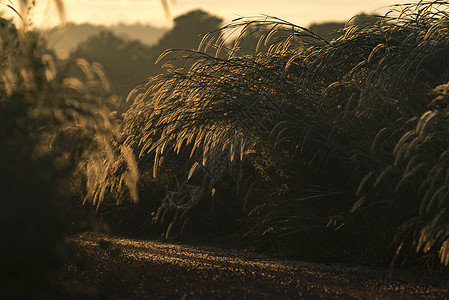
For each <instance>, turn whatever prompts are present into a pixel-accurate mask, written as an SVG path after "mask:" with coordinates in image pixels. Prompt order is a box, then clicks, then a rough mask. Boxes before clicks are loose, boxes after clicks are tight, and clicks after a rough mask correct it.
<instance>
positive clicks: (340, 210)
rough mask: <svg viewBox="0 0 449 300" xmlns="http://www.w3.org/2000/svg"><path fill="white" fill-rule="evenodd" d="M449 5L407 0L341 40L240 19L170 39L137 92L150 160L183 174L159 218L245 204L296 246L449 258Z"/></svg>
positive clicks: (302, 251)
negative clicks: (247, 46) (174, 42)
mask: <svg viewBox="0 0 449 300" xmlns="http://www.w3.org/2000/svg"><path fill="white" fill-rule="evenodd" d="M448 8H449V2H447V1H420V2H419V3H414V4H405V5H401V6H399V5H398V6H392V8H391V11H390V12H389V13H388V14H387V15H385V16H384V17H382V18H377V19H376V20H377V21H376V22H369V23H366V24H361V25H360V24H358V25H354V24H355V23H354V22H349V23H348V25H347V26H346V27H345V28H344V30H343V35H342V37H340V38H338V39H336V40H334V41H332V42H330V43H328V42H326V41H325V40H324V39H322V38H320V37H319V36H317V35H316V34H314V33H313V32H310V31H309V30H307V29H306V28H302V27H300V26H295V25H294V24H291V23H288V22H286V21H283V20H279V19H276V18H270V17H265V18H263V19H256V20H254V19H252V20H248V19H238V20H236V21H234V22H233V23H231V24H230V25H228V26H227V27H225V28H224V29H223V31H221V32H218V33H217V35H215V36H214V35H209V36H207V37H206V38H205V39H204V40H203V42H202V44H201V45H200V48H199V50H198V51H179V52H173V51H168V52H167V53H165V54H164V55H163V56H162V58H161V59H162V60H164V59H165V60H166V67H167V69H168V73H167V74H164V75H160V76H158V77H156V78H152V79H150V80H149V81H148V82H147V83H146V84H144V85H141V86H140V87H138V88H136V89H135V90H134V91H133V92H132V93H131V94H130V96H129V98H130V99H132V100H133V101H134V104H133V106H132V107H131V109H130V110H129V111H128V112H127V113H126V114H125V116H124V125H123V132H124V135H125V136H126V141H125V144H126V145H128V146H130V147H131V148H132V149H133V151H134V154H135V155H136V157H137V164H138V166H139V168H140V170H141V172H142V174H143V176H151V175H152V176H155V177H159V178H161V179H160V180H161V182H164V183H165V184H167V189H166V190H167V194H166V197H165V199H164V200H163V202H162V205H161V207H160V209H159V212H158V213H157V215H156V217H155V219H156V220H162V219H167V218H168V219H169V222H167V224H169V225H168V232H170V231H173V230H174V229H176V228H178V230H182V228H184V227H185V225H186V224H189V222H192V220H195V222H201V221H200V220H202V222H206V223H207V222H212V223H214V224H217V223H220V222H221V223H220V224H221V225H220V226H221V228H226V227H227V226H231V225H230V224H231V223H233V220H235V219H239V220H240V223H239V226H240V227H239V228H240V230H246V231H247V235H246V236H247V237H250V238H251V239H252V240H253V241H258V243H256V244H258V245H265V246H266V247H270V248H269V249H271V250H273V251H279V252H282V253H286V254H290V255H291V254H297V255H302V256H307V255H309V256H314V257H315V258H316V257H317V256H318V258H321V259H340V260H341V259H346V260H352V261H354V260H356V261H358V262H365V263H380V264H388V263H392V264H393V265H397V263H398V262H401V263H403V264H405V265H418V266H428V267H431V268H434V267H437V266H438V265H443V266H447V265H448V263H449V250H448V249H449V248H448V245H449V242H448V236H449V235H448V233H449V231H448V229H447V228H448V226H447V219H448V218H447V212H446V210H447V205H448V201H447V199H448V198H447V195H448V188H447V177H448V176H447V174H446V173H447V153H446V152H447V149H448V148H447V147H448V145H447V141H448V139H447V134H446V132H445V128H446V127H445V126H446V115H447V112H446V108H447V105H446V104H445V103H446V99H447V90H448V89H447V82H448V81H449V78H448V75H449V74H448V71H447V70H448V59H447V57H448V56H447V51H448V49H447V45H448V37H449V36H448V34H447V33H448V28H449V27H448V26H449V25H448V24H449V21H448V16H449V12H448ZM235 28H242V34H241V35H240V38H239V39H237V40H236V41H235V43H234V44H233V45H231V46H229V45H227V44H226V43H225V40H226V35H227V33H228V32H232V31H233V30H235ZM248 32H256V33H257V34H258V35H259V36H260V37H261V38H260V40H259V43H258V44H257V49H255V50H257V51H254V52H253V53H250V52H248V51H243V52H242V51H241V46H242V45H243V44H244V41H243V39H244V38H245V37H246V36H247V33H248ZM211 47H213V48H216V50H217V55H216V56H211V55H209V54H206V53H205V51H204V50H205V49H206V48H211ZM241 211H243V212H245V214H246V215H247V216H246V217H242V215H241V214H240V212H241ZM198 212H201V213H198ZM220 213H221V214H222V217H221V218H220V217H218V216H219V215H220ZM198 216H201V218H200V217H198ZM189 220H190V221H189ZM233 230H235V227H233Z"/></svg>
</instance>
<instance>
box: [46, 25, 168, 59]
mask: <svg viewBox="0 0 449 300" xmlns="http://www.w3.org/2000/svg"><path fill="white" fill-rule="evenodd" d="M103 31H111V32H112V33H113V34H114V35H116V36H119V37H121V38H123V39H126V40H138V41H140V42H141V43H143V44H145V45H148V46H151V45H154V44H156V43H157V42H158V41H159V39H160V38H162V36H163V35H164V34H165V33H166V32H167V31H168V29H167V28H159V27H154V26H151V25H142V24H139V23H136V24H117V25H114V26H102V25H94V24H89V23H84V24H75V23H68V24H66V26H65V27H64V28H54V29H52V30H50V31H49V32H47V33H48V42H49V46H50V47H51V48H53V49H54V50H55V51H56V53H57V54H58V56H60V57H62V58H64V57H66V56H68V55H69V54H70V52H71V51H73V50H75V49H76V47H77V46H78V45H79V44H80V43H82V42H85V41H86V40H87V39H88V37H89V36H92V35H97V34H99V33H100V32H103Z"/></svg>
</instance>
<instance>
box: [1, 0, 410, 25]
mask: <svg viewBox="0 0 449 300" xmlns="http://www.w3.org/2000/svg"><path fill="white" fill-rule="evenodd" d="M169 2H170V3H175V4H176V5H171V7H170V10H171V14H172V20H173V18H174V17H176V16H179V15H182V14H185V13H186V12H188V11H191V10H194V9H198V8H200V9H203V10H205V11H207V12H209V13H211V14H214V15H217V16H219V17H221V18H223V20H224V22H225V23H228V22H230V21H232V20H233V19H235V18H238V17H253V16H260V15H270V16H275V17H279V18H281V19H284V20H287V21H290V22H292V23H294V24H297V25H302V26H308V25H310V24H311V23H320V22H326V21H345V20H348V19H350V18H351V17H352V16H354V15H356V14H359V13H379V14H383V13H385V12H386V11H387V10H388V6H390V5H393V4H401V3H409V2H411V1H407V0H396V1H394V0H371V1H370V0H341V1H338V2H337V1H335V0H316V1H313V2H311V1H309V0H307V1H306V0H277V1H276V2H273V1H253V0H247V1H244V2H243V1H238V0H226V1H223V0H176V1H169ZM64 3H65V6H66V11H67V13H66V16H67V18H66V20H67V21H68V22H73V23H77V24H80V23H91V24H97V25H106V26H109V25H114V24H118V23H125V24H134V23H141V24H151V25H152V26H156V27H171V25H172V21H171V20H168V19H167V18H166V17H165V14H164V10H163V8H162V5H161V1H160V0H65V1H64ZM52 6H53V5H52V3H50V4H49V3H48V1H47V0H43V1H38V5H37V8H36V9H35V11H34V12H33V15H34V18H33V21H34V24H35V25H36V26H38V27H50V26H52V25H55V24H57V23H58V18H57V16H56V13H55V10H54V8H53V7H52ZM3 11H4V12H5V11H6V10H3ZM6 13H7V12H6ZM49 16H54V17H49Z"/></svg>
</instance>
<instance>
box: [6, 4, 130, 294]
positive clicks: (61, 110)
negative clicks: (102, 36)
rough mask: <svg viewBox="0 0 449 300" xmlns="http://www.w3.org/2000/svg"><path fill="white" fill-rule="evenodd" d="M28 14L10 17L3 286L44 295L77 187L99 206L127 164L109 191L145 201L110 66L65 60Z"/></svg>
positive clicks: (7, 51)
mask: <svg viewBox="0 0 449 300" xmlns="http://www.w3.org/2000/svg"><path fill="white" fill-rule="evenodd" d="M57 2H58V3H59V2H60V1H57ZM16 11H17V12H18V11H19V10H16ZM22 19H23V20H24V21H23V22H24V23H23V24H22V26H19V27H18V28H16V26H14V25H13V24H12V22H10V21H8V20H5V19H1V24H0V44H1V47H0V61H1V63H0V69H1V70H0V74H1V75H0V170H1V173H0V179H1V180H0V194H1V196H0V202H1V204H2V210H1V212H0V220H1V221H0V222H1V224H0V228H1V229H0V230H1V235H2V239H3V241H4V243H2V247H1V250H0V256H1V257H2V259H1V262H0V269H1V270H2V272H1V276H0V290H1V294H2V297H6V298H8V299H14V298H17V299H23V298H38V299H39V298H47V297H49V296H50V295H51V294H48V291H47V290H46V288H48V287H47V286H46V285H45V282H44V281H45V276H44V272H45V270H47V269H48V268H50V267H52V266H54V265H55V264H57V263H58V262H59V258H61V255H60V254H61V251H60V246H61V245H62V243H63V238H64V235H65V234H66V233H67V232H68V224H67V220H70V215H69V212H68V208H69V207H70V206H71V204H70V203H69V201H70V200H71V197H72V196H73V195H72V194H71V191H72V190H81V192H80V193H81V194H85V195H87V196H86V198H85V199H86V200H91V201H93V202H94V203H95V204H97V203H99V202H100V201H101V200H102V199H103V198H104V197H105V196H106V190H105V189H106V187H107V185H105V181H106V178H107V177H108V176H109V175H110V174H109V172H113V171H114V170H115V169H120V172H121V183H120V184H118V185H116V186H113V187H108V188H109V189H108V192H109V193H113V192H117V193H118V194H119V195H123V194H124V193H125V192H126V193H127V191H125V190H127V187H129V188H130V189H129V191H130V193H128V194H130V195H131V196H130V198H132V199H134V200H137V196H136V192H135V183H136V181H137V170H136V168H135V162H134V159H133V157H132V156H131V155H130V150H129V148H128V147H126V146H124V145H123V144H122V140H123V138H122V136H121V134H120V132H119V131H118V130H117V128H118V126H117V125H118V124H117V123H118V122H119V118H117V117H114V115H113V114H112V111H111V109H112V108H113V107H114V101H115V100H114V99H115V96H113V95H112V94H111V93H110V91H109V89H110V86H109V81H108V80H107V78H106V75H105V74H104V72H103V71H102V69H101V67H100V66H99V65H96V64H92V65H90V64H88V63H87V62H86V61H84V60H77V61H73V62H69V63H67V64H61V62H59V61H58V60H57V59H56V58H55V55H54V54H53V53H52V51H50V50H48V48H47V47H46V44H45V38H44V37H43V36H42V35H41V34H40V33H39V32H37V31H35V30H30V29H29V28H28V26H27V23H26V18H24V17H22ZM86 183H87V185H86ZM75 185H76V186H75ZM122 198H123V197H122ZM58 249H59V250H58Z"/></svg>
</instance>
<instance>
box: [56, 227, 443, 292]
mask: <svg viewBox="0 0 449 300" xmlns="http://www.w3.org/2000/svg"><path fill="white" fill-rule="evenodd" d="M70 244H71V249H72V250H71V251H72V253H71V255H70V258H69V261H68V262H67V263H66V264H65V266H64V267H63V268H61V269H60V270H58V271H57V272H55V273H53V274H52V275H51V280H52V281H53V282H54V284H55V286H56V287H57V288H58V289H59V290H61V291H63V293H64V294H65V295H67V298H68V299H449V278H439V279H432V278H431V277H429V276H427V277H423V276H417V275H414V276H411V275H406V274H395V275H393V276H392V277H389V276H388V275H387V272H383V271H379V270H369V269H365V268H361V267H350V266H344V265H335V264H333V265H321V264H313V263H306V262H298V261H288V260H277V259H271V258H267V257H265V256H262V255H260V254H255V253H250V252H242V251H232V250H220V249H215V248H208V247H196V246H195V247H194V246H185V245H173V244H166V243H161V242H154V241H143V240H133V239H123V238H117V237H111V236H106V235H101V234H94V233H85V234H82V235H79V236H77V237H75V238H72V239H71V240H70Z"/></svg>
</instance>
